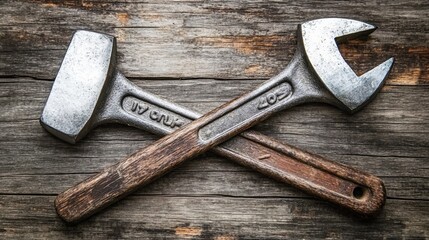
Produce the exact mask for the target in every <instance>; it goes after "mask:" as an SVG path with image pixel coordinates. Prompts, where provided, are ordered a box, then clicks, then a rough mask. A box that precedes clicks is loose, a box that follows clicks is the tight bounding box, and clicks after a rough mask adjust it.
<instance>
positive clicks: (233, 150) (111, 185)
mask: <svg viewBox="0 0 429 240" xmlns="http://www.w3.org/2000/svg"><path fill="white" fill-rule="evenodd" d="M178 132H183V131H182V130H178ZM183 133H184V134H178V135H177V136H179V138H181V139H179V138H177V137H175V136H176V134H171V135H168V136H167V137H164V138H163V139H161V140H159V141H157V142H155V143H154V144H152V145H150V146H149V147H147V148H146V149H143V150H140V151H138V152H136V153H134V154H133V155H131V156H130V157H128V158H127V159H125V160H123V161H121V162H119V163H117V164H115V165H113V166H111V167H109V168H107V169H105V170H104V171H102V172H101V173H99V174H97V175H95V176H93V177H90V178H88V179H87V180H85V181H83V182H81V183H79V184H78V185H76V186H74V187H72V188H70V189H68V190H67V191H65V192H63V193H61V194H60V195H58V197H57V198H56V200H55V207H56V210H57V213H58V215H59V216H60V217H61V218H62V219H63V220H64V221H66V222H71V223H72V222H78V221H80V220H83V219H85V218H87V217H89V216H91V215H92V214H94V213H96V212H98V211H100V210H102V209H104V208H105V207H107V206H109V205H110V204H112V203H114V202H116V201H118V200H120V199H121V198H123V197H125V196H126V195H128V194H130V193H131V192H133V191H134V190H136V189H137V188H138V187H141V186H142V185H145V184H147V183H149V182H151V181H153V180H154V179H156V178H157V177H160V176H161V175H163V174H164V173H166V172H168V171H169V170H171V169H172V168H174V167H175V166H177V165H178V164H180V163H182V162H183V161H184V160H186V159H187V158H188V157H190V156H194V155H195V154H197V153H198V152H200V151H204V150H205V148H206V147H205V146H202V145H200V144H199V141H198V135H197V134H196V133H195V132H183ZM172 144H173V145H172ZM182 144H183V145H182ZM191 145H193V146H194V147H193V148H189V147H187V146H191ZM196 146H200V147H196ZM213 150H214V151H215V152H217V153H219V154H222V155H223V156H227V157H230V158H232V159H235V160H237V161H238V162H239V163H241V164H243V165H246V166H249V167H251V168H253V169H255V170H257V171H259V172H261V173H264V174H266V175H269V176H272V177H273V178H275V179H277V180H279V181H281V182H286V183H288V184H291V185H293V186H296V187H298V188H300V189H302V190H304V191H306V192H308V193H310V194H312V195H315V196H317V197H320V198H322V199H325V200H328V201H330V202H332V203H335V204H337V205H339V206H342V207H344V208H346V209H349V210H351V211H354V212H356V213H359V214H361V215H373V214H376V213H377V212H378V211H379V210H380V209H381V208H382V207H383V205H384V202H385V195H386V193H385V189H384V185H383V182H382V181H381V180H380V179H379V178H377V177H375V176H372V175H370V174H367V173H364V172H361V171H358V170H356V169H353V168H350V167H346V166H344V165H342V164H338V163H335V162H332V161H329V160H326V159H324V158H322V157H320V156H317V155H313V154H310V153H307V152H304V151H302V150H299V149H297V148H295V147H292V146H289V145H285V144H281V143H279V142H277V141H275V140H274V139H271V138H268V137H266V136H264V135H262V134H260V133H257V132H253V131H247V132H245V133H243V134H242V135H240V136H237V137H235V138H233V139H231V140H229V141H227V142H225V143H223V144H221V145H220V146H218V147H215V148H214V149H213Z"/></svg>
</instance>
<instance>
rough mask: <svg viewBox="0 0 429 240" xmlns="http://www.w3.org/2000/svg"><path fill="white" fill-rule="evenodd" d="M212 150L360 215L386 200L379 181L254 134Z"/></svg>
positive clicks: (371, 212) (373, 211)
mask: <svg viewBox="0 0 429 240" xmlns="http://www.w3.org/2000/svg"><path fill="white" fill-rule="evenodd" d="M213 150H214V151H215V152H217V153H219V154H221V155H223V156H228V157H229V158H231V159H234V160H235V161H237V162H239V163H241V164H242V165H245V166H248V167H250V168H253V169H255V170H256V171H258V172H260V173H263V174H265V175H268V176H271V177H273V178H275V179H277V180H279V181H281V182H284V183H288V184H291V185H293V186H295V187H297V188H299V189H301V190H304V191H305V192H307V193H309V194H311V195H314V196H317V197H319V198H322V199H325V200H327V201H329V202H331V203H334V204H336V205H339V206H342V207H343V208H346V209H348V210H351V211H353V212H355V213H358V214H360V215H363V216H371V215H375V214H377V213H379V212H380V210H381V209H382V207H383V206H384V203H385V200H386V190H385V187H384V183H383V181H382V180H381V179H380V178H378V177H376V176H373V175H371V174H368V173H365V172H363V171H360V170H357V169H354V168H351V167H347V166H345V165H343V164H339V163H337V162H333V161H330V160H327V159H324V158H322V157H321V156H318V155H315V154H311V153H308V152H305V151H303V150H301V149H299V148H296V147H293V146H290V145H287V144H283V143H280V142H278V141H276V140H274V139H272V138H269V137H267V136H265V135H262V134H261V133H258V132H255V131H247V132H244V133H242V134H241V135H240V136H237V137H235V138H233V139H231V140H229V141H227V142H225V143H223V144H222V145H220V146H219V147H216V148H214V149H213Z"/></svg>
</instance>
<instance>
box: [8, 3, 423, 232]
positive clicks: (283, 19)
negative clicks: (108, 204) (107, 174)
mask: <svg viewBox="0 0 429 240" xmlns="http://www.w3.org/2000/svg"><path fill="white" fill-rule="evenodd" d="M428 10H429V4H428V3H427V2H426V1H407V0H399V1H395V2H387V1H370V2H368V1H353V2H350V1H335V2H332V1H301V2H296V1H262V0H246V1H225V0H217V1H210V2H207V1H202V0H201V1H198V0H195V1H152V0H149V1H138V2H136V1H127V0H125V1H120V2H118V1H105V0H100V1H98V0H93V1H86V0H83V1H82V0H79V1H76V0H64V1H55V0H25V1H12V0H5V1H1V2H0V122H1V123H0V126H1V131H0V139H1V140H0V166H1V167H0V182H1V183H2V184H1V185H0V213H1V214H0V238H7V239H13V238H15V239H18V238H19V239H45V238H57V239H74V238H79V239H80V238H108V239H109V238H126V237H135V238H139V239H153V238H172V239H175V238H195V239H207V238H211V239H280V238H292V239H295V238H343V239H359V238H360V239H368V238H370V239H378V238H380V239H381V238H395V239H396V238H405V239H407V238H412V239H419V238H421V239H425V238H428V232H427V229H428V228H429V219H428V217H427V214H425V213H426V212H428V207H429V204H428V198H427V196H428V189H429V187H428V181H427V176H428V166H427V162H428V161H427V160H428V158H429V152H428V151H429V140H428V137H427V136H428V131H429V126H428V122H429V116H428V115H429V112H428V111H427V110H426V109H428V107H429V106H427V105H428V102H429V101H428V100H429V99H428V96H429V95H428V89H427V88H428V87H427V85H428V83H429V82H428V81H429V76H428V67H427V66H429V48H428V45H427V40H428V39H429V35H428V34H429V31H428V30H429V29H428V26H429V24H428V22H427V19H428V17H429V11H428ZM326 16H330V17H332V16H340V17H350V18H355V19H359V20H363V21H368V22H371V23H374V24H376V25H378V26H379V27H380V28H379V29H378V30H377V31H376V32H375V33H373V34H372V36H371V37H370V38H369V39H361V40H354V41H351V42H350V43H349V44H342V45H340V49H341V51H342V53H343V55H344V57H345V58H346V59H347V60H348V61H349V63H350V64H351V65H352V67H353V68H354V69H355V70H356V71H357V73H363V72H365V71H366V70H368V69H370V68H371V67H373V66H375V65H376V64H377V63H380V62H381V61H383V60H385V59H386V58H387V57H390V56H395V57H396V60H397V61H396V63H395V66H394V69H393V72H392V74H391V75H390V76H389V78H388V82H387V86H386V87H384V88H383V89H382V92H381V93H380V94H379V95H378V97H377V98H376V99H375V101H374V102H373V103H372V104H370V105H369V106H368V107H367V108H365V109H364V110H363V111H362V112H359V113H357V114H355V115H353V116H349V115H346V114H343V113H341V112H340V111H338V110H336V109H334V108H331V107H328V106H324V105H321V104H311V105H306V106H302V107H299V108H295V109H293V110H291V111H288V112H284V113H280V114H278V115H276V116H274V117H273V118H271V119H269V120H268V121H266V122H264V123H262V124H260V125H258V126H257V129H258V130H259V131H261V132H263V133H264V134H267V135H269V136H273V137H276V138H277V139H279V140H281V141H284V142H288V143H291V144H293V145H296V146H299V147H302V148H305V149H307V150H310V151H312V152H316V153H318V154H322V155H323V156H325V157H328V158H330V159H333V160H337V161H339V162H342V163H346V164H349V165H351V166H354V167H357V168H360V169H364V170H367V171H369V172H371V173H373V174H375V175H377V176H380V177H381V178H382V179H383V180H384V181H385V183H386V187H387V193H388V200H387V205H386V208H385V210H384V211H383V213H382V214H381V216H380V217H378V218H377V219H375V220H373V221H359V220H357V219H356V218H354V217H352V216H348V215H347V214H344V213H342V212H340V211H336V210H335V208H334V207H332V206H331V205H329V204H326V203H324V202H322V201H319V200H314V199H312V198H310V197H309V196H308V195H306V194H304V193H301V192H299V191H297V190H295V189H293V188H291V187H288V186H285V185H283V184H280V183H278V182H275V181H272V180H270V179H268V178H266V177H264V176H262V175H260V174H258V173H255V172H253V171H250V170H248V169H246V168H243V167H241V166H238V165H236V164H234V163H231V162H230V161H226V160H225V159H222V158H219V157H216V156H214V155H212V154H205V155H203V156H200V157H198V158H196V159H194V160H191V161H190V162H188V163H185V164H184V165H183V166H181V167H180V168H178V169H177V170H175V171H173V172H172V173H171V174H169V175H167V176H166V177H164V178H162V179H160V180H159V181H157V182H155V183H153V184H151V185H149V186H148V187H147V188H144V189H142V190H140V191H139V192H137V193H136V195H133V196H132V197H131V198H128V199H126V200H124V201H123V202H121V203H120V204H117V205H115V207H114V208H112V209H109V210H108V211H106V212H104V213H102V214H100V215H98V216H96V217H95V218H93V219H90V220H89V221H88V222H85V223H83V224H82V225H78V226H75V227H70V226H65V225H63V224H62V223H61V222H60V221H59V219H58V218H57V217H56V216H55V213H54V212H53V211H54V210H53V207H52V201H53V199H54V197H55V195H56V194H57V193H59V192H61V191H63V190H64V189H65V188H67V187H69V186H71V185H73V184H74V183H76V182H78V181H80V180H82V179H84V178H86V177H87V176H89V175H91V174H92V173H94V172H97V171H99V170H100V169H101V168H103V167H105V166H108V165H110V164H112V163H114V162H116V161H117V160H119V159H121V158H123V157H124V156H125V155H127V154H129V153H131V152H132V151H133V150H135V149H137V147H139V146H142V145H143V146H145V145H148V144H150V143H151V142H152V141H154V140H155V139H157V137H156V136H154V135H151V134H148V133H143V132H140V131H136V130H134V129H131V128H128V127H124V126H118V125H113V124H112V125H108V126H103V127H99V128H97V129H95V130H94V131H93V132H92V133H90V134H89V136H88V137H87V138H86V139H84V140H83V142H82V143H80V144H78V145H76V146H71V145H68V144H66V143H63V142H60V141H58V140H57V139H55V138H53V137H52V136H50V135H49V134H47V133H46V132H45V131H44V130H42V129H41V127H40V126H39V123H38V120H37V119H38V117H39V115H40V112H41V110H42V107H43V103H44V101H45V99H46V97H47V95H48V93H49V89H50V87H51V85H52V82H51V81H52V80H53V79H54V77H55V74H56V71H57V70H58V67H59V64H60V63H61V59H62V57H63V55H64V53H65V50H66V48H67V44H68V42H69V40H70V38H71V34H72V32H73V31H74V30H76V29H92V30H97V31H101V32H107V33H110V34H113V35H115V36H117V37H118V55H119V59H118V66H119V69H121V70H122V71H123V72H124V73H125V74H126V76H128V77H132V78H133V79H132V80H133V81H134V82H136V83H137V84H138V85H140V86H142V87H145V88H146V89H148V90H149V91H150V92H153V93H156V94H158V95H161V96H163V97H164V98H167V99H169V100H173V101H175V102H178V103H180V104H183V105H185V106H187V107H190V108H192V109H195V110H198V111H200V112H206V111H208V110H209V109H212V108H214V107H217V106H219V105H220V104H222V103H224V102H226V101H228V100H230V99H231V98H232V97H233V96H238V95H239V94H241V93H243V92H244V91H247V90H250V89H252V88H253V87H254V86H256V85H257V84H259V83H261V82H262V81H263V79H267V78H269V77H271V76H272V75H274V74H276V73H277V72H279V71H280V70H281V69H282V68H283V67H284V66H286V64H287V63H288V61H289V59H290V58H291V56H292V54H293V52H294V49H295V31H296V25H297V24H298V23H300V22H302V21H305V20H308V19H313V18H317V17H326ZM22 76H28V77H22ZM214 79H217V80H214ZM223 80H228V81H223ZM213 89H216V91H213Z"/></svg>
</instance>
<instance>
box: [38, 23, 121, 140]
mask: <svg viewBox="0 0 429 240" xmlns="http://www.w3.org/2000/svg"><path fill="white" fill-rule="evenodd" d="M115 63H116V40H115V38H114V37H112V36H109V35H105V34H99V33H95V32H89V31H77V32H76V33H75V34H74V36H73V39H72V41H71V43H70V45H69V48H68V50H67V53H66V56H65V57H64V60H63V62H62V64H61V67H60V70H59V72H58V74H57V77H56V78H55V82H54V85H53V86H52V90H51V93H50V95H49V97H48V100H47V102H46V105H45V108H44V109H43V113H42V116H41V118H40V122H41V124H42V126H43V127H44V128H45V129H46V130H48V131H49V132H50V133H52V134H53V135H55V136H57V137H59V138H61V139H62V140H64V141H66V142H69V143H75V142H76V141H78V140H79V139H80V138H81V137H83V136H85V135H86V133H87V132H88V131H89V130H90V127H91V124H92V122H93V120H94V117H95V115H96V113H97V110H98V108H99V107H100V106H99V105H100V102H101V101H99V99H101V98H103V94H105V92H106V91H104V89H105V87H106V85H107V84H106V82H108V81H107V80H108V79H109V78H111V77H112V74H113V72H114V68H115V66H114V65H115Z"/></svg>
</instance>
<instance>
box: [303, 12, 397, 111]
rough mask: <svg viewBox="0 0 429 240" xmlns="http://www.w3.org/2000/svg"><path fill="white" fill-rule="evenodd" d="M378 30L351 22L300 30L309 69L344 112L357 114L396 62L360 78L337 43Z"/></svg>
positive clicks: (317, 23) (329, 21) (326, 21)
mask: <svg viewBox="0 0 429 240" xmlns="http://www.w3.org/2000/svg"><path fill="white" fill-rule="evenodd" d="M375 30H376V27H375V26H372V25H370V24H367V23H363V22H360V21H356V20H351V19H343V18H323V19H317V20H313V21H309V22H305V23H303V24H301V25H300V26H299V31H298V35H299V36H298V39H299V44H301V46H302V47H303V50H304V51H303V52H304V56H305V58H306V60H307V62H308V63H309V66H310V68H311V69H312V70H313V71H314V72H315V73H316V75H317V77H318V78H319V79H320V81H321V82H322V83H323V84H324V85H325V86H326V88H327V89H328V90H329V91H330V92H331V93H332V95H333V96H334V97H335V98H336V99H338V100H339V105H340V107H341V108H343V109H345V110H347V111H349V112H355V111H357V110H359V109H360V108H361V107H363V106H364V105H365V104H366V103H368V102H369V101H370V100H371V98H372V97H373V96H375V94H376V93H377V91H378V90H379V89H380V88H381V86H382V85H383V83H384V80H385V79H386V77H387V75H388V74H389V72H390V69H391V67H392V65H393V58H390V59H389V60H387V61H385V62H384V63H382V64H380V65H378V66H377V67H375V68H374V69H372V70H370V71H368V72H366V73H365V74H363V75H362V76H359V77H358V76H357V75H356V74H355V73H354V71H353V70H352V69H351V68H350V66H349V65H348V64H347V63H346V61H345V60H344V59H343V57H342V56H341V53H340V51H339V50H338V47H337V44H336V40H337V41H341V40H344V39H349V38H354V37H356V36H360V35H368V34H370V33H372V32H373V31H375Z"/></svg>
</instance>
